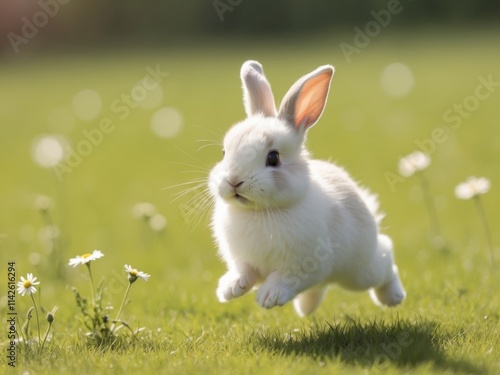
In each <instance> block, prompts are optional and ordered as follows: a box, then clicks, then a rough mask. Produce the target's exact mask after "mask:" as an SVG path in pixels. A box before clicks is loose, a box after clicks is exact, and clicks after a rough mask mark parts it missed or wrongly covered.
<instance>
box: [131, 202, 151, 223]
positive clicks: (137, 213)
mask: <svg viewBox="0 0 500 375" xmlns="http://www.w3.org/2000/svg"><path fill="white" fill-rule="evenodd" d="M155 213H156V207H155V206H154V205H153V204H152V203H149V202H141V203H137V204H136V205H135V206H134V208H132V215H133V216H134V217H135V218H136V219H149V218H150V217H151V216H153V215H154V214H155Z"/></svg>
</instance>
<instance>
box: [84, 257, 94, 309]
mask: <svg viewBox="0 0 500 375" xmlns="http://www.w3.org/2000/svg"><path fill="white" fill-rule="evenodd" d="M85 265H86V266H87V269H88V270H89V276H90V288H91V291H92V305H93V306H95V292H94V278H93V277H92V271H91V269H90V262H89V263H85Z"/></svg>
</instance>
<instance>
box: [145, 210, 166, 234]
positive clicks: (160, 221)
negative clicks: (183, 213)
mask: <svg viewBox="0 0 500 375" xmlns="http://www.w3.org/2000/svg"><path fill="white" fill-rule="evenodd" d="M149 226H150V227H151V229H153V230H154V231H155V232H161V231H162V230H163V229H165V227H166V226H167V219H166V218H165V216H163V215H162V214H155V215H153V216H152V217H151V218H150V219H149Z"/></svg>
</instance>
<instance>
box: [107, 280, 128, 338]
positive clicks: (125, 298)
mask: <svg viewBox="0 0 500 375" xmlns="http://www.w3.org/2000/svg"><path fill="white" fill-rule="evenodd" d="M131 286H132V283H130V282H129V283H128V286H127V290H125V295H124V296H123V300H122V304H121V306H120V309H119V310H118V314H117V315H116V318H115V322H116V321H118V319H119V318H120V315H121V314H122V310H123V307H124V306H125V302H126V300H127V296H128V292H129V291H130V287H131ZM114 330H115V324H114V323H113V327H111V333H113V332H114Z"/></svg>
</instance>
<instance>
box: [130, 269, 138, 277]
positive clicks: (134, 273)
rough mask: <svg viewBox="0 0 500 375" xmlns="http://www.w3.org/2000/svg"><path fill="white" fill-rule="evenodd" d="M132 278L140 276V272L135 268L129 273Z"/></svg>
mask: <svg viewBox="0 0 500 375" xmlns="http://www.w3.org/2000/svg"><path fill="white" fill-rule="evenodd" d="M129 273H130V274H131V275H132V276H137V275H138V274H139V271H137V270H136V269H135V268H134V269H133V270H130V272H129Z"/></svg>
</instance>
